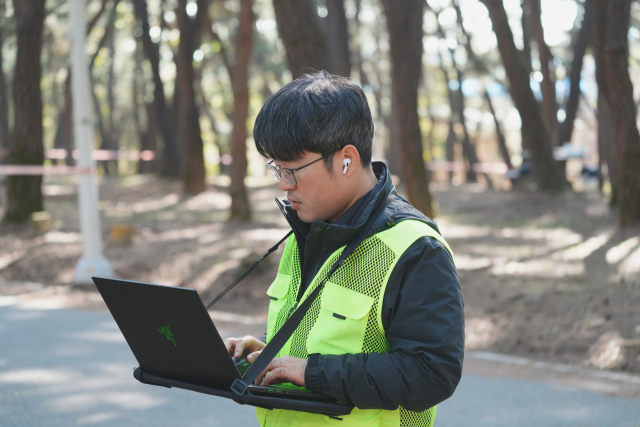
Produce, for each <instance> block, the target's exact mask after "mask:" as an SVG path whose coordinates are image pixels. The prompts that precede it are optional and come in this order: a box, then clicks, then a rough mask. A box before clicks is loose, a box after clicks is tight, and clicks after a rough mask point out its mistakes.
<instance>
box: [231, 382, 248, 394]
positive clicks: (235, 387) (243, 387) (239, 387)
mask: <svg viewBox="0 0 640 427" xmlns="http://www.w3.org/2000/svg"><path fill="white" fill-rule="evenodd" d="M248 389H249V385H248V384H247V383H245V382H244V381H242V380H241V379H237V380H235V381H234V382H233V384H231V391H232V392H234V393H235V394H237V395H238V396H242V395H244V394H245V393H246V392H247V390H248Z"/></svg>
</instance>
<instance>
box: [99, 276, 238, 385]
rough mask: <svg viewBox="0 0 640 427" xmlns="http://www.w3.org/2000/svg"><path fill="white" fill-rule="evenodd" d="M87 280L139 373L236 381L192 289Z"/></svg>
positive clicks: (201, 381) (202, 381)
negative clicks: (105, 309) (108, 314)
mask: <svg viewBox="0 0 640 427" xmlns="http://www.w3.org/2000/svg"><path fill="white" fill-rule="evenodd" d="M93 281H94V283H95V285H96V287H97V288H98V291H99V292H100V294H101V295H102V298H103V299H104V301H105V303H106V304H107V307H108V308H109V311H110V312H111V314H112V315H113V318H114V319H115V321H116V323H117V324H118V327H119V328H120V331H122V334H123V335H124V338H125V340H126V341H127V344H129V347H130V348H131V351H132V352H133V354H134V356H135V357H136V359H137V360H138V363H139V364H140V368H141V369H143V370H144V371H145V372H148V373H150V374H155V375H159V376H162V377H165V378H169V379H174V380H178V381H184V382H189V383H192V384H198V385H203V386H208V387H214V388H223V389H228V388H229V387H230V386H231V384H232V383H233V381H235V380H236V379H238V378H240V377H241V376H240V373H239V372H238V370H237V368H236V366H235V363H234V362H233V360H232V359H231V357H230V356H229V353H228V352H227V351H226V348H225V347H224V343H223V341H222V338H221V337H220V334H219V333H218V331H217V330H216V328H215V326H214V325H213V321H212V320H211V317H209V314H208V313H207V311H206V309H205V307H204V305H203V304H202V300H201V299H200V297H199V296H198V293H197V292H196V291H195V290H194V289H187V288H176V287H171V286H162V285H153V284H148V283H141V282H132V281H126V280H118V279H107V278H101V277H93Z"/></svg>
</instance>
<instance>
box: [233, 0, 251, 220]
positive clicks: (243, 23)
mask: <svg viewBox="0 0 640 427" xmlns="http://www.w3.org/2000/svg"><path fill="white" fill-rule="evenodd" d="M252 3H253V2H252V0H240V14H239V16H238V32H237V34H236V40H235V44H236V63H235V65H234V66H233V74H232V76H231V86H232V88H233V132H232V136H231V156H232V157H233V162H232V163H231V168H230V170H229V175H230V176H231V186H230V187H229V193H230V194H231V212H230V219H233V220H239V221H249V220H251V209H250V206H249V197H248V195H247V188H246V187H245V185H244V178H245V177H246V176H247V117H248V116H249V61H250V57H251V47H252V44H253V22H254V19H255V16H254V14H253V10H252V9H251V7H252Z"/></svg>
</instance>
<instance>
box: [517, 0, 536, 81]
mask: <svg viewBox="0 0 640 427" xmlns="http://www.w3.org/2000/svg"><path fill="white" fill-rule="evenodd" d="M532 1H534V0H520V7H521V9H522V19H521V21H520V22H522V55H523V57H524V63H525V66H526V67H527V71H529V73H531V71H532V66H531V40H532V39H533V30H532V26H531V2H532Z"/></svg>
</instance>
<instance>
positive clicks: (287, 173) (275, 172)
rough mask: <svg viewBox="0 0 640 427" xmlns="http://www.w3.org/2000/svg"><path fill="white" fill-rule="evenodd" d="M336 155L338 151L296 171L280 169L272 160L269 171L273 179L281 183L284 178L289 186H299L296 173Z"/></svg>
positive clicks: (268, 165)
mask: <svg viewBox="0 0 640 427" xmlns="http://www.w3.org/2000/svg"><path fill="white" fill-rule="evenodd" d="M338 151H339V150H338ZM335 153H336V151H333V152H331V153H329V154H325V155H324V156H322V157H320V158H319V159H316V160H314V161H313V162H311V163H307V164H306V165H304V166H300V167H299V168H295V169H289V168H283V167H280V166H276V165H274V164H273V160H271V161H270V162H269V163H267V169H268V170H269V172H270V173H271V176H272V177H273V179H275V180H276V181H277V182H280V179H281V178H282V177H283V176H284V179H285V181H287V182H288V183H289V185H298V180H297V179H296V175H295V174H294V172H297V171H299V170H300V169H304V168H306V167H307V166H311V165H312V164H314V163H315V162H319V161H320V160H322V159H325V158H327V157H329V156H330V155H332V154H335Z"/></svg>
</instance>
